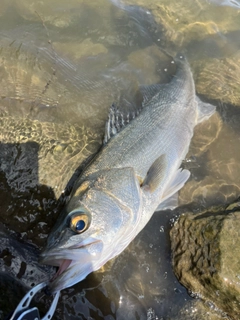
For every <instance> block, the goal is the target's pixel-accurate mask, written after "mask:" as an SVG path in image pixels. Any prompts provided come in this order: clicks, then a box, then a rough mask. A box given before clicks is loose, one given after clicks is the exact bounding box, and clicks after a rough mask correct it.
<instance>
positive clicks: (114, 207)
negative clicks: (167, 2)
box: [41, 58, 215, 292]
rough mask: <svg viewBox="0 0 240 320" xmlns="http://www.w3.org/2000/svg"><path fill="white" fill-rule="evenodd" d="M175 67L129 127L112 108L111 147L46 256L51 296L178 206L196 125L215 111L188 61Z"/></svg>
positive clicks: (83, 184) (89, 172)
mask: <svg viewBox="0 0 240 320" xmlns="http://www.w3.org/2000/svg"><path fill="white" fill-rule="evenodd" d="M176 62H177V64H178V69H177V72H176V75H175V76H174V77H173V79H172V80H171V81H170V83H168V84H164V85H153V86H152V87H150V88H142V89H143V90H144V102H143V108H142V110H141V112H140V114H139V115H138V116H136V117H135V118H134V119H133V120H131V121H130V123H129V124H127V125H126V126H125V127H122V122H121V123H118V122H117V121H118V120H117V119H120V120H121V121H122V119H123V118H121V117H118V115H119V114H118V113H116V112H117V111H116V109H114V108H112V109H111V110H110V115H111V116H109V120H108V122H107V124H106V128H107V131H106V135H105V138H104V141H105V142H106V144H105V145H104V146H103V148H102V149H101V150H100V152H99V153H98V154H97V156H96V157H95V158H94V159H93V160H92V161H91V163H90V164H89V165H88V166H87V167H86V168H85V170H84V171H83V173H82V175H81V176H80V177H79V179H78V180H77V181H76V183H75V186H74V188H73V191H72V194H71V198H70V201H69V202H68V204H67V205H66V207H65V208H64V210H63V212H62V213H61V215H60V216H59V219H58V221H57V223H56V226H55V228H54V229H53V231H52V232H51V234H50V235H49V238H48V243H47V246H46V249H45V251H43V252H42V254H41V257H42V261H43V262H45V263H48V264H52V265H57V266H60V268H59V271H58V273H57V274H56V276H55V278H54V279H53V281H52V282H51V283H50V289H51V290H52V292H56V291H58V290H62V289H63V288H66V287H69V286H71V285H73V284H75V283H76V282H79V281H81V280H82V279H84V278H85V277H86V276H87V275H88V274H89V273H90V272H92V271H94V270H97V269H99V268H100V267H101V266H103V265H104V263H106V262H107V261H108V260H109V259H111V258H113V257H115V256H116V255H118V254H119V253H121V252H122V251H123V250H124V248H126V246H127V245H128V244H129V243H130V242H131V241H132V239H134V237H135V236H136V235H137V234H138V233H139V232H140V231H141V230H142V228H143V227H144V226H145V225H146V224H147V222H148V221H149V219H150V218H151V216H152V215H153V213H154V211H155V210H156V209H166V208H174V207H176V206H177V192H178V190H179V189H181V188H182V187H183V185H184V184H185V182H186V181H187V180H188V178H189V176H190V172H189V171H188V170H181V169H180V165H181V162H182V160H183V159H184V158H185V156H186V154H187V152H188V149H189V145H190V141H191V138H192V136H193V132H194V127H195V126H196V125H197V123H198V122H201V121H203V120H204V119H207V118H209V117H210V116H211V115H212V114H213V113H214V112H215V107H214V106H212V105H210V104H204V103H203V102H201V101H200V99H198V98H197V97H196V95H195V86H194V81H193V77H192V73H191V70H190V67H189V65H188V63H187V61H186V60H185V58H182V59H176ZM115 113H116V114H115ZM115 115H116V116H115ZM120 120H119V121H120ZM110 137H111V138H110ZM109 138H110V139H109ZM71 252H72V256H71ZM64 256H65V259H64ZM66 260H68V263H66Z"/></svg>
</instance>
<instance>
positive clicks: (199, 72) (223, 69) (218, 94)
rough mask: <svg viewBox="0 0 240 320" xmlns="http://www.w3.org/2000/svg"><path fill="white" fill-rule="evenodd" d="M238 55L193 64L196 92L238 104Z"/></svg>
mask: <svg viewBox="0 0 240 320" xmlns="http://www.w3.org/2000/svg"><path fill="white" fill-rule="evenodd" d="M239 62H240V55H239V53H237V54H236V55H234V56H232V57H228V58H223V59H220V58H219V59H217V58H211V59H205V60H198V61H195V63H194V64H193V70H194V76H195V83H196V89H197V92H198V93H199V94H201V95H204V96H206V97H207V98H208V99H213V100H219V99H220V100H221V102H223V103H228V104H232V105H235V106H240V89H239V79H240V64H239Z"/></svg>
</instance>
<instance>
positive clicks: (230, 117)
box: [0, 0, 240, 320]
mask: <svg viewBox="0 0 240 320" xmlns="http://www.w3.org/2000/svg"><path fill="white" fill-rule="evenodd" d="M239 9H240V5H239V3H238V1H229V2H228V1H213V0H212V1H205V0H200V1H199V0H198V1H192V0H191V1H190V0H189V1H186V0H182V1H174V0H172V1H167V0H162V1H154V0H149V1H147V2H146V1H143V0H125V1H117V0H114V1H107V0H98V1H91V2H89V1H86V0H82V1H76V0H75V1H71V2H69V1H66V0H58V1H55V0H53V1H51V2H49V1H46V0H44V1H41V2H35V1H32V0H18V1H8V2H7V1H5V2H3V4H2V5H1V8H0V15H1V19H0V113H1V119H0V121H1V133H0V138H1V145H0V160H1V163H0V188H1V194H0V210H1V218H0V236H1V245H0V246H1V247H0V249H1V251H0V259H1V260H0V268H1V269H0V282H1V286H0V287H1V289H0V292H1V296H2V297H3V298H1V299H2V300H1V299H0V302H1V304H0V309H1V311H0V318H3V316H4V315H6V314H7V313H8V312H9V311H11V310H12V309H13V308H14V307H15V306H16V304H17V303H18V301H19V300H20V298H21V296H22V294H23V292H24V291H26V290H27V289H28V288H29V287H30V286H32V285H34V284H36V283H38V282H40V281H42V280H43V279H46V280H47V279H49V277H50V275H51V274H54V272H55V270H54V268H50V267H43V266H40V265H39V264H38V262H37V259H38V253H39V250H40V249H41V248H42V247H43V245H44V243H45V241H46V238H47V235H48V234H49V231H50V229H51V227H52V226H53V225H54V222H55V220H56V217H57V215H58V213H59V212H60V210H61V207H62V205H63V203H64V200H65V199H66V196H67V195H68V193H69V190H70V189H71V185H72V181H74V178H75V177H76V175H77V174H79V172H80V170H81V168H82V166H81V165H82V164H84V163H85V162H86V161H88V160H89V157H91V155H92V154H94V153H95V152H97V150H98V149H99V147H100V145H101V140H102V136H103V133H104V125H105V121H106V119H107V114H108V109H109V107H110V105H111V104H112V103H113V102H114V103H116V104H117V105H118V106H119V108H121V109H122V110H123V111H125V112H129V113H132V112H136V110H137V109H138V107H139V105H140V103H141V96H140V95H139V92H138V88H139V86H140V85H150V84H153V83H159V82H160V83H164V82H168V81H170V79H171V77H172V75H174V73H175V65H174V64H173V63H172V57H173V56H175V54H176V53H177V52H183V53H184V54H186V56H187V57H188V60H189V63H190V65H191V67H192V71H193V75H194V80H195V83H196V90H197V93H198V94H199V95H200V96H201V98H202V99H204V100H206V101H209V102H212V103H214V104H215V105H216V106H217V113H216V114H215V115H214V116H213V117H212V118H211V119H210V120H209V121H207V122H205V123H203V124H201V125H199V126H198V127H197V128H196V130H195V136H194V138H193V141H192V144H191V147H190V150H189V154H188V156H187V159H186V161H184V163H183V166H184V167H186V168H188V169H189V170H190V171H191V177H190V179H189V181H188V182H187V184H186V185H185V187H184V188H183V189H182V190H181V192H180V196H179V201H180V204H181V205H182V207H180V208H177V209H176V210H174V211H165V212H158V213H155V214H154V216H153V217H152V219H151V220H150V222H149V224H148V225H147V226H146V227H145V229H144V230H143V231H142V232H141V233H140V234H139V235H138V236H137V237H136V239H135V240H134V241H133V242H132V243H131V244H130V245H129V247H128V248H127V249H126V250H125V251H124V252H123V253H122V254H121V255H120V256H118V257H117V258H115V259H114V260H112V261H110V262H109V263H107V264H106V265H105V266H104V267H103V268H102V269H101V270H99V271H97V272H95V273H93V274H90V275H89V276H88V277H87V278H86V279H85V280H84V281H82V282H81V283H79V284H77V285H75V286H74V287H72V288H69V289H66V290H64V291H63V292H62V295H61V300H60V303H59V304H58V307H57V310H56V315H55V319H149V320H150V319H221V315H219V314H218V313H216V312H215V311H214V310H213V308H212V309H211V308H210V309H209V308H206V306H204V304H203V303H202V302H200V301H199V300H195V299H193V298H192V297H191V296H190V295H189V294H188V293H187V291H186V289H185V288H184V287H182V286H181V285H180V284H179V283H178V281H177V280H176V278H175V276H174V274H173V272H172V269H171V252H170V241H169V235H168V232H169V230H170V228H171V226H172V224H173V223H174V221H175V219H176V218H177V217H178V216H179V214H181V213H182V212H184V210H190V211H193V212H196V211H199V210H201V208H205V207H208V206H210V205H212V204H214V205H217V204H222V203H226V202H230V201H232V200H234V199H235V198H237V196H238V195H239V186H240V178H239V177H240V176H239V174H238V173H239V163H240V152H239V148H238V145H239V139H240V131H239V125H238V124H239V121H240V112H239V106H240V94H239V79H240V72H239V65H240V63H239V62H240V53H239V48H240V41H239V39H240V31H239V30H240V11H239ZM76 170H77V171H76ZM74 173H75V174H76V175H74ZM66 186H67V188H66ZM14 279H15V280H14ZM6 290H7V291H6ZM5 292H7V299H4V297H5ZM43 299H45V303H46V305H48V304H49V303H50V300H49V299H48V298H44V297H43ZM45 308H46V306H45V307H44V306H41V309H42V311H43V312H44V310H45Z"/></svg>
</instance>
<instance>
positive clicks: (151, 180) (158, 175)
mask: <svg viewBox="0 0 240 320" xmlns="http://www.w3.org/2000/svg"><path fill="white" fill-rule="evenodd" d="M166 168H167V159H166V155H165V154H162V155H161V156H160V157H159V158H157V159H156V160H155V161H154V162H153V164H152V165H151V167H150V169H149V170H148V173H147V176H146V178H145V179H144V181H143V184H142V187H143V188H144V189H145V190H149V191H150V192H154V191H155V190H156V189H157V187H158V186H159V185H160V183H161V182H162V180H163V179H164V177H165V173H166Z"/></svg>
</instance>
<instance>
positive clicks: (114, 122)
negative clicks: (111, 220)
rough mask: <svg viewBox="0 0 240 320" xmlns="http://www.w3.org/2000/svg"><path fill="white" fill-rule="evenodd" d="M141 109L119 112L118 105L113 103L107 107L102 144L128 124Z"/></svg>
mask: <svg viewBox="0 0 240 320" xmlns="http://www.w3.org/2000/svg"><path fill="white" fill-rule="evenodd" d="M140 111H141V110H137V111H136V112H135V111H132V112H128V113H123V112H121V111H120V110H119V109H118V107H117V106H116V105H115V104H114V103H113V104H112V105H111V107H110V109H109V113H108V120H107V121H106V124H105V134H104V138H103V144H104V145H105V144H107V143H108V141H109V140H110V139H111V138H112V137H114V136H115V135H116V134H117V133H119V132H120V131H121V130H122V129H123V128H124V127H126V126H127V125H128V123H130V122H131V121H132V120H133V119H134V118H136V117H137V116H138V115H139V113H140Z"/></svg>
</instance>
